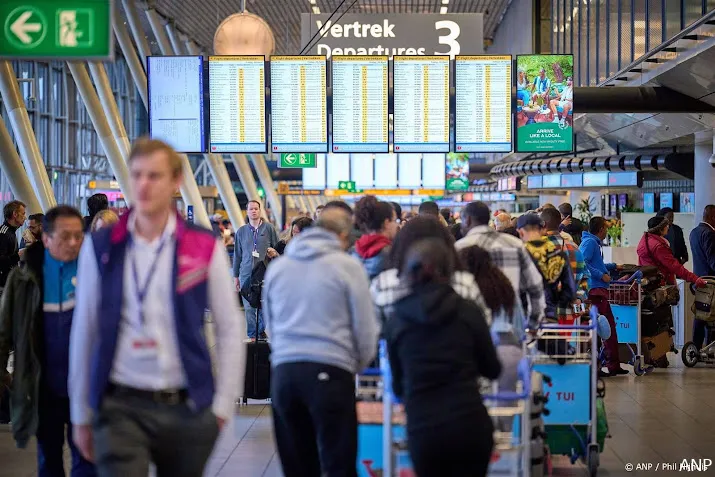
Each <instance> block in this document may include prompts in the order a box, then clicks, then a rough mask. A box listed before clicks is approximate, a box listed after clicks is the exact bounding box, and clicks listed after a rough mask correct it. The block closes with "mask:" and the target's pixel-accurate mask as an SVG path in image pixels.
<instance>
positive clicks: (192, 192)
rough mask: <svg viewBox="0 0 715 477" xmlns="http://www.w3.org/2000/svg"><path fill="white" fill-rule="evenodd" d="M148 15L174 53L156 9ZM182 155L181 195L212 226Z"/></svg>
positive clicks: (167, 49)
mask: <svg viewBox="0 0 715 477" xmlns="http://www.w3.org/2000/svg"><path fill="white" fill-rule="evenodd" d="M125 1H126V0H125ZM146 17H147V19H148V20H149V25H151V29H152V31H153V32H154V37H155V38H156V41H157V43H158V44H159V48H161V52H162V54H164V55H167V56H172V55H173V54H174V50H173V49H172V47H171V44H170V42H169V39H168V38H167V36H166V31H165V30H164V29H163V28H162V27H161V21H160V20H159V15H158V14H157V13H156V11H155V10H147V11H146ZM180 156H181V160H182V162H183V165H184V180H183V182H182V185H181V197H182V198H183V199H184V203H185V204H186V205H187V206H188V205H193V206H194V220H195V222H196V223H197V224H199V225H201V226H203V227H207V228H211V221H210V220H209V216H208V214H207V213H206V207H205V206H204V201H203V200H202V198H201V193H200V192H199V186H198V184H196V178H195V177H194V172H193V169H191V163H190V162H189V158H188V157H187V156H186V154H180Z"/></svg>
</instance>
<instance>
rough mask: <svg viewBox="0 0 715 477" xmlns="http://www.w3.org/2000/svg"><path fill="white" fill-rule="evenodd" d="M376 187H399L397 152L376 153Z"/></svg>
mask: <svg viewBox="0 0 715 477" xmlns="http://www.w3.org/2000/svg"><path fill="white" fill-rule="evenodd" d="M375 189H397V154H375Z"/></svg>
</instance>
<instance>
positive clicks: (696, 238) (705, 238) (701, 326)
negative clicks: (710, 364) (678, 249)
mask: <svg viewBox="0 0 715 477" xmlns="http://www.w3.org/2000/svg"><path fill="white" fill-rule="evenodd" d="M690 250H691V252H692V254H693V273H695V274H696V275H697V276H699V277H712V276H715V205H707V206H705V209H704V210H703V220H702V222H700V224H698V226H697V227H695V228H694V229H693V231H692V232H690ZM706 328H707V325H706V323H705V322H704V321H703V320H698V319H696V320H695V321H694V322H693V342H694V343H695V346H697V347H698V349H700V348H702V347H703V342H704V341H705V332H706ZM712 341H715V336H712V333H710V334H709V336H708V343H711V342H712Z"/></svg>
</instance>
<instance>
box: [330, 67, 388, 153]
mask: <svg viewBox="0 0 715 477" xmlns="http://www.w3.org/2000/svg"><path fill="white" fill-rule="evenodd" d="M387 60H388V57H387V56H333V57H332V61H331V64H332V85H333V116H332V117H333V152H341V153H342V152H358V153H359V152H368V153H370V152H372V153H380V152H383V153H385V152H388V148H389V144H388V100H389V94H388V62H387Z"/></svg>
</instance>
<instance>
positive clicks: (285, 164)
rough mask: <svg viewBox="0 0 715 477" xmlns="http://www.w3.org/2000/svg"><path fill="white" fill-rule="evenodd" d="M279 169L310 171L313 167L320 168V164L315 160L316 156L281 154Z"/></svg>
mask: <svg viewBox="0 0 715 477" xmlns="http://www.w3.org/2000/svg"><path fill="white" fill-rule="evenodd" d="M278 167H281V168H301V169H309V168H313V167H318V163H317V161H316V160H315V154H297V153H293V152H291V153H287V154H281V158H280V161H279V162H278Z"/></svg>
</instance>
